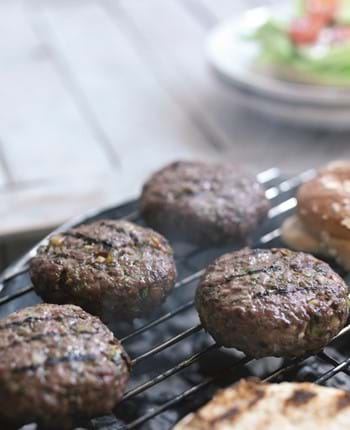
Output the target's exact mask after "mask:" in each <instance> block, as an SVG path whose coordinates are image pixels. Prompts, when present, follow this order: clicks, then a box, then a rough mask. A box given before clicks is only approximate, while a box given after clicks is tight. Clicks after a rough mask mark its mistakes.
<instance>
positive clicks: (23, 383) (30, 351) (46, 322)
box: [0, 304, 130, 430]
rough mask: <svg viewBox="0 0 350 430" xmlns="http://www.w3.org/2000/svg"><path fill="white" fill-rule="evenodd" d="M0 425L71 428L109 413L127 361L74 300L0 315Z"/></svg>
mask: <svg viewBox="0 0 350 430" xmlns="http://www.w3.org/2000/svg"><path fill="white" fill-rule="evenodd" d="M0 333H1V336H0V402H1V408H0V428H1V429H6V430H8V429H12V428H14V429H17V428H18V427H20V426H22V425H24V424H27V423H32V422H36V423H38V424H39V426H40V429H50V430H53V429H57V430H65V429H67V430H68V429H71V428H72V427H73V425H74V423H75V419H78V420H79V419H80V420H83V419H87V418H90V417H94V416H99V415H103V414H107V413H110V412H111V410H112V409H113V407H114V406H115V404H116V403H117V402H118V401H119V400H120V399H121V397H122V395H123V392H124V388H125V386H126V384H127V381H128V378H129V370H130V361H129V358H128V356H127V354H126V353H125V351H124V349H123V347H122V346H121V345H120V343H119V342H118V340H116V339H115V338H114V337H113V333H112V332H111V331H110V330H109V329H108V328H107V327H106V326H105V325H104V324H102V323H101V321H100V320H99V319H98V318H96V317H93V316H91V315H89V314H88V313H86V312H84V311H83V310H82V309H80V308H79V307H77V306H74V305H64V306H60V305H53V304H40V305H37V306H33V307H30V308H26V309H23V310H20V311H18V312H15V313H13V314H11V315H10V316H8V317H7V318H5V319H3V320H1V321H0Z"/></svg>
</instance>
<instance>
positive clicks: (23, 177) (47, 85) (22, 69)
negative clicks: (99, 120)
mask: <svg viewBox="0 0 350 430" xmlns="http://www.w3.org/2000/svg"><path fill="white" fill-rule="evenodd" d="M0 76H1V79H0V139H1V142H2V146H3V150H4V151H5V157H6V160H7V163H8V165H9V167H10V169H11V175H12V177H13V180H14V182H17V181H18V182H24V181H33V180H46V179H48V178H52V177H57V176H62V177H63V176H64V174H65V172H67V171H81V173H82V175H83V172H84V171H90V170H95V166H96V165H97V164H98V165H99V166H101V168H106V167H107V166H108V164H109V162H108V159H107V157H106V156H105V154H104V152H103V150H102V148H101V146H100V145H99V143H98V142H97V141H96V139H94V136H93V135H92V133H91V130H90V127H89V124H88V123H86V122H85V121H84V119H83V118H82V117H81V115H80V112H79V110H78V108H77V106H76V105H75V104H74V102H73V101H72V99H71V96H70V94H68V93H67V91H66V89H65V88H64V86H63V84H62V82H61V80H60V77H59V76H58V75H57V72H56V71H55V69H54V68H53V66H52V62H51V58H50V52H49V50H47V49H46V46H45V45H44V44H43V43H40V41H38V40H37V38H36V37H35V34H34V33H33V31H32V29H31V27H30V25H29V23H28V20H27V19H26V16H25V14H24V11H23V8H22V7H21V4H20V3H19V2H17V1H14V2H4V3H0Z"/></svg>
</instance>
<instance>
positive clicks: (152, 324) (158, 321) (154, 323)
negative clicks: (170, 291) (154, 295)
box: [120, 300, 194, 343]
mask: <svg viewBox="0 0 350 430" xmlns="http://www.w3.org/2000/svg"><path fill="white" fill-rule="evenodd" d="M193 305H194V300H190V301H188V302H186V303H185V304H183V305H181V306H179V307H177V308H176V309H175V310H173V311H172V312H168V313H167V314H165V315H163V316H161V317H160V318H157V319H155V320H153V321H151V322H149V323H148V324H145V325H143V326H142V327H140V328H138V329H136V330H134V331H133V332H132V333H130V334H128V335H127V336H125V337H123V338H122V339H121V340H120V342H122V343H123V342H127V341H128V340H130V339H132V338H134V337H135V336H137V335H139V334H142V333H144V332H145V331H147V330H149V329H151V328H153V327H155V326H157V325H158V324H161V323H163V322H165V321H167V320H169V319H170V318H173V317H174V316H175V315H177V314H179V313H180V312H184V311H186V310H187V309H189V308H191V307H192V306H193Z"/></svg>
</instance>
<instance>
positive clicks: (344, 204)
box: [297, 161, 350, 240]
mask: <svg viewBox="0 0 350 430" xmlns="http://www.w3.org/2000/svg"><path fill="white" fill-rule="evenodd" d="M297 200H298V214H299V216H300V218H301V220H302V222H303V223H304V224H305V226H306V227H307V228H308V229H309V230H310V231H311V232H313V233H314V234H316V236H318V237H320V235H321V234H326V235H327V234H328V235H330V236H331V237H333V238H339V239H349V240H350V161H341V162H334V163H331V164H329V165H328V166H326V167H325V168H324V169H322V170H320V171H319V173H318V174H317V176H316V177H315V178H313V179H311V180H310V181H308V182H306V183H305V184H303V185H302V186H301V187H300V189H299V191H298V194H297Z"/></svg>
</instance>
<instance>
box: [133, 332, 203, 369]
mask: <svg viewBox="0 0 350 430" xmlns="http://www.w3.org/2000/svg"><path fill="white" fill-rule="evenodd" d="M200 330H202V325H201V324H198V325H195V326H193V327H191V328H189V329H187V330H185V331H183V332H181V333H179V334H177V335H176V336H173V337H171V338H170V339H168V340H166V341H165V342H162V343H160V344H159V345H157V346H155V347H154V348H152V349H150V350H149V351H147V352H145V353H144V354H141V355H139V356H138V357H136V358H134V359H132V360H131V362H132V364H133V365H135V364H136V363H138V362H139V361H141V360H144V359H146V358H149V357H152V356H153V355H155V354H157V353H158V352H160V351H163V350H164V349H165V348H169V347H170V346H172V345H174V344H175V343H178V342H180V341H181V340H183V339H186V338H187V337H189V336H191V335H192V334H194V333H197V332H199V331H200Z"/></svg>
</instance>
